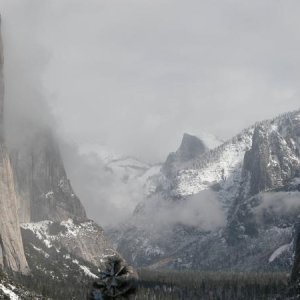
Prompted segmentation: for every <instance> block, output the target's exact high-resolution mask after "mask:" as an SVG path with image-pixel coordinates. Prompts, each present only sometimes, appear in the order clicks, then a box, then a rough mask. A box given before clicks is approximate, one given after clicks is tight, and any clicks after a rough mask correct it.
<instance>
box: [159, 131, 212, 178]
mask: <svg viewBox="0 0 300 300" xmlns="http://www.w3.org/2000/svg"><path fill="white" fill-rule="evenodd" d="M206 151H208V148H207V147H206V145H205V144H204V142H202V141H201V140H200V139H199V138H197V137H196V136H193V135H190V134H187V133H185V134H184V135H183V138H182V142H181V145H180V147H179V149H178V150H177V151H176V152H174V153H170V154H169V156H168V158H167V160H166V162H165V163H164V165H163V168H162V171H163V172H164V173H165V174H166V175H167V176H168V177H172V176H173V175H174V174H175V173H176V172H177V171H178V170H180V169H182V168H183V167H184V165H185V164H186V163H187V162H189V161H191V160H194V159H196V158H197V157H198V156H200V155H201V154H204V153H205V152H206Z"/></svg>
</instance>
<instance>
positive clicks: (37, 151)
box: [11, 130, 87, 222]
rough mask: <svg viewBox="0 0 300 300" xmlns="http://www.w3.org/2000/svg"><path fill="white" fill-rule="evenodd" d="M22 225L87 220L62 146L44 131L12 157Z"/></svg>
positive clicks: (47, 131) (14, 151) (15, 151)
mask: <svg viewBox="0 0 300 300" xmlns="http://www.w3.org/2000/svg"><path fill="white" fill-rule="evenodd" d="M11 158H12V166H13V169H14V175H15V181H16V188H17V191H18V194H19V196H20V197H19V199H20V201H19V207H20V208H19V215H20V220H21V222H37V221H43V220H51V221H57V222H60V221H63V220H67V219H68V218H71V219H76V220H78V221H85V220H86V219H87V218H86V213H85V210H84V208H83V206H82V204H81V202H80V200H79V199H78V197H77V196H76V195H75V193H74V191H73V189H72V186H71V184H70V182H69V180H68V178H67V175H66V172H65V168H64V165H63V162H62V158H61V155H60V151H59V147H58V145H57V142H56V141H55V139H54V137H53V135H52V133H51V131H50V130H43V131H41V132H40V133H38V134H37V135H35V136H34V137H33V138H32V139H31V140H29V141H27V143H26V144H25V145H22V147H20V148H19V149H15V150H13V151H12V154H11Z"/></svg>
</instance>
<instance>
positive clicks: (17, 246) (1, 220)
mask: <svg viewBox="0 0 300 300" xmlns="http://www.w3.org/2000/svg"><path fill="white" fill-rule="evenodd" d="M0 44H1V46H0V51H1V53H0V266H1V267H4V268H5V269H8V270H12V271H16V272H23V273H27V272H28V270H29V268H28V265H27V261H26V258H25V254H24V249H23V243H22V238H21V232H20V227H19V220H18V214H17V200H16V197H17V195H16V192H15V186H14V178H13V173H12V168H11V164H10V159H9V155H8V152H7V149H6V146H5V141H4V133H3V132H4V129H3V106H4V81H3V50H2V42H1V41H0Z"/></svg>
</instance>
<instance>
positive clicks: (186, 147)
mask: <svg viewBox="0 0 300 300" xmlns="http://www.w3.org/2000/svg"><path fill="white" fill-rule="evenodd" d="M207 150H208V148H207V147H206V145H205V144H204V142H203V141H202V140H201V139H199V138H198V137H196V136H194V135H191V134H188V133H184V134H183V138H182V142H181V145H180V147H179V149H178V150H177V154H178V155H179V156H180V158H181V160H183V161H188V160H191V159H194V158H196V157H197V156H198V155H201V154H203V153H204V152H206V151H207Z"/></svg>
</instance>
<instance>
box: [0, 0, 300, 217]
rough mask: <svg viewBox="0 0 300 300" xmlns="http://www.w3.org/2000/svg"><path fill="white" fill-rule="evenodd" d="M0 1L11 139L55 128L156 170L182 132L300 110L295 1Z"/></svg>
mask: <svg viewBox="0 0 300 300" xmlns="http://www.w3.org/2000/svg"><path fill="white" fill-rule="evenodd" d="M0 4H1V13H2V22H3V26H4V29H3V30H4V42H5V50H6V51H5V59H6V61H5V66H6V67H5V73H6V93H7V103H6V112H7V117H6V118H7V123H8V131H9V132H10V137H11V139H14V140H19V139H20V137H24V126H23V125H22V124H24V122H23V121H24V120H30V123H31V124H33V126H32V128H35V126H36V124H44V123H46V124H49V123H50V124H51V125H53V124H54V126H53V127H54V128H55V130H56V131H57V132H58V133H59V135H60V137H61V139H62V140H63V141H65V142H67V143H71V144H72V145H75V146H76V147H78V148H82V147H86V146H91V147H94V146H95V147H96V146H101V147H104V149H106V151H108V152H113V153H118V154H121V155H131V156H135V157H138V158H139V159H141V160H144V161H147V162H150V163H156V162H161V161H163V160H164V159H165V158H166V156H167V154H168V153H169V152H170V151H174V150H176V148H177V147H178V145H179V143H180V138H181V135H182V134H183V133H184V132H189V133H191V134H196V135H201V132H205V133H210V134H213V135H215V136H218V137H219V138H221V139H227V138H230V137H231V136H232V135H234V134H236V133H238V132H239V131H240V130H241V129H243V128H244V127H247V126H249V125H251V124H252V123H254V122H256V121H259V120H262V119H266V118H271V117H273V116H276V115H277V114H280V113H283V112H286V111H290V110H294V109H298V108H299V106H300V105H299V82H300V58H299V53H300V35H299V28H300V19H299V9H300V3H299V1H296V0H295V1H289V0H288V1H286V0H285V1H283V0H282V1H279V0H276V1H274V0H273V1H271V0H270V1H266V0H265V1H264V0H263V1H262V0H260V1H257V0H252V1H234V0H219V1H214V0H207V1H201V0H187V1H179V0H159V1H158V0H151V1H150V0H149V1H148V0H142V1H141V0H122V1H121V0H118V1H116V0H109V1H102V0H85V1H82V0H81V1H79V0H43V1H39V0H0ZM28 131H30V130H28ZM68 168H69V173H70V174H78V166H77V165H76V161H73V163H70V164H68ZM85 175H86V174H84V173H83V174H82V173H81V176H82V177H85V178H86V176H85ZM74 176H75V175H74ZM79 179H80V178H75V181H76V182H78V186H77V187H76V189H77V190H79V194H84V192H83V188H82V187H81V186H80V183H79V182H80V180H79ZM81 196H82V195H81ZM98 196H99V195H97V197H98ZM83 197H86V198H88V197H87V195H85V196H83ZM89 197H90V198H95V199H96V198H97V197H96V196H95V195H94V196H92V195H90V196H89ZM95 199H94V200H93V201H94V202H95V201H96V200H95ZM85 202H86V203H87V206H88V209H89V210H90V211H92V208H94V206H92V205H90V204H89V201H88V200H86V201H85ZM108 202H109V201H108ZM134 203H136V201H134ZM133 206H134V204H132V205H131V206H130V209H132V207H133Z"/></svg>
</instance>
